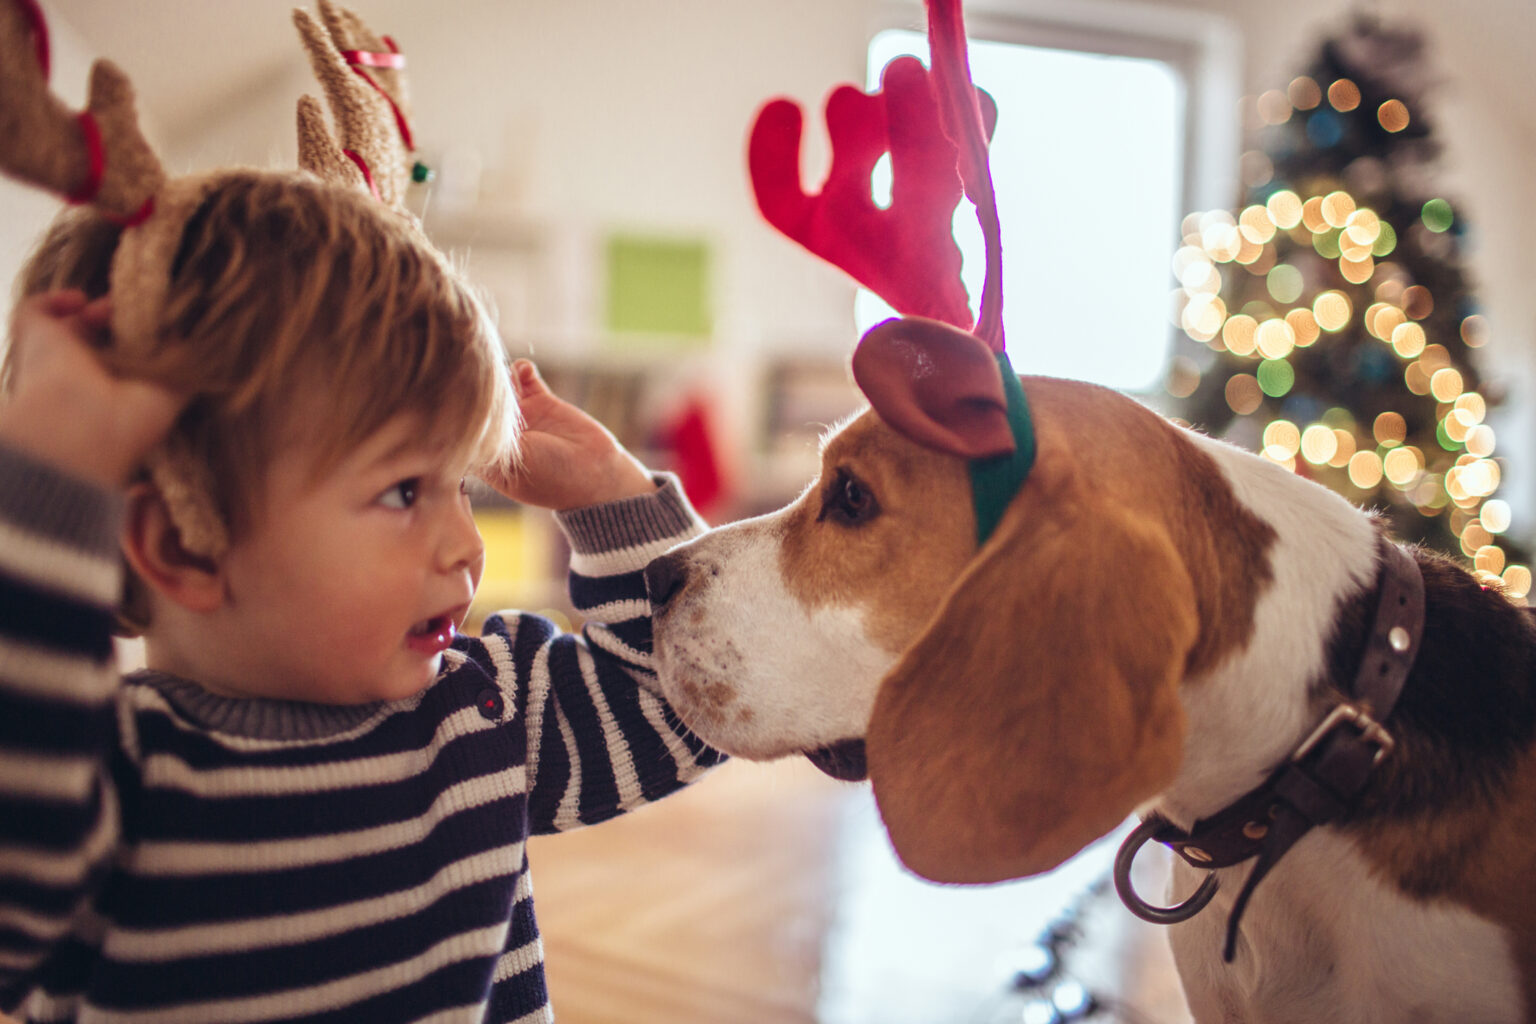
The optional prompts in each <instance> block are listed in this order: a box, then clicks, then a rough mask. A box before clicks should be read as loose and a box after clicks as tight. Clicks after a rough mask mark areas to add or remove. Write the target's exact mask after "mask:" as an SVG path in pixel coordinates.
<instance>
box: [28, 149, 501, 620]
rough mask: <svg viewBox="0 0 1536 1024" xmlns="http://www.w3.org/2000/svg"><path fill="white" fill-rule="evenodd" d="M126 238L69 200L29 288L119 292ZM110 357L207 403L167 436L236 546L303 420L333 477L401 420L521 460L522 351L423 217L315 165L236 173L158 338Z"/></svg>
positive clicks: (207, 218)
mask: <svg viewBox="0 0 1536 1024" xmlns="http://www.w3.org/2000/svg"><path fill="white" fill-rule="evenodd" d="M119 235H120V229H119V228H117V227H116V226H115V225H113V224H111V223H110V222H108V221H107V220H105V219H103V218H102V217H101V216H100V215H98V214H96V213H94V212H92V211H87V210H80V209H76V210H71V211H67V212H66V213H65V214H63V215H61V216H60V217H59V218H58V219H57V220H56V221H55V222H54V224H53V226H52V227H51V228H50V230H49V231H48V232H47V234H46V235H45V236H44V238H43V240H42V242H41V243H40V244H39V246H38V248H37V250H36V251H35V252H34V254H33V256H32V257H31V259H30V260H29V262H28V264H27V266H26V267H25V269H24V270H23V272H22V276H21V279H20V280H19V281H18V288H17V290H18V292H19V294H20V295H23V296H24V295H31V294H36V293H38V292H42V291H47V290H50V289H55V288H80V289H83V290H84V291H85V292H86V293H87V294H88V295H90V296H93V297H94V296H98V295H102V294H105V293H106V291H107V280H108V270H109V267H110V264H111V260H112V255H113V253H114V252H115V250H116V248H117V242H118V238H119ZM105 354H106V357H107V359H108V362H109V363H110V364H113V365H112V368H113V369H114V370H115V371H117V372H118V373H121V374H123V375H127V376H134V377H143V378H147V379H150V380H154V381H157V382H160V383H162V384H165V385H167V386H169V387H172V388H175V389H178V390H180V391H182V392H184V393H188V394H191V395H193V396H194V397H193V398H192V400H191V402H190V404H189V405H188V406H187V408H186V410H185V411H184V412H183V413H182V415H181V416H180V418H179V419H178V420H177V422H176V425H175V426H174V428H173V429H172V433H171V436H170V437H169V438H168V439H167V443H168V444H169V445H171V446H173V447H174V448H175V449H177V450H178V451H179V452H180V453H181V457H182V460H183V462H185V461H186V460H187V457H188V456H190V458H191V461H192V462H193V464H194V465H195V466H196V469H197V472H196V475H197V476H199V477H201V478H202V479H203V481H204V483H205V485H206V487H207V489H208V491H209V492H210V493H209V495H208V497H209V498H211V506H212V508H213V509H214V510H215V512H216V513H217V515H218V516H219V517H220V518H221V519H222V520H223V524H224V527H225V530H226V532H227V534H228V536H229V539H230V540H237V539H238V538H239V537H240V536H241V535H242V534H243V533H245V531H247V530H249V529H250V527H251V525H252V522H253V520H252V516H253V514H254V512H255V510H256V503H257V500H258V499H259V496H260V494H261V488H262V486H263V484H264V481H265V476H266V472H267V470H268V468H269V467H270V466H271V465H272V462H273V460H274V459H275V458H277V457H278V455H279V448H280V446H281V445H282V444H284V443H285V442H286V441H287V439H289V438H291V437H292V436H293V435H294V432H295V429H296V428H299V427H301V428H302V436H303V437H304V439H305V454H306V456H307V457H309V458H311V459H313V460H314V462H313V466H312V471H313V472H314V473H315V474H316V475H317V476H318V475H323V473H324V472H325V471H326V470H328V469H331V468H334V467H335V466H336V464H337V463H338V462H339V461H340V460H341V459H342V458H344V457H345V456H346V455H347V454H348V453H349V452H351V451H353V450H355V449H356V448H357V446H358V445H359V444H361V443H362V442H363V441H364V440H365V439H367V438H368V437H370V436H371V435H372V434H374V433H375V432H376V431H377V430H379V429H380V428H381V427H383V426H384V425H385V424H386V423H389V422H391V421H393V420H395V419H396V418H398V417H400V416H410V415H415V416H419V417H420V418H421V420H422V422H423V424H424V429H425V430H426V431H427V432H428V435H429V437H428V438H426V439H427V440H431V441H433V442H436V443H447V444H449V445H451V446H453V447H455V448H456V449H457V450H458V451H459V452H461V453H462V454H463V455H465V456H467V457H469V458H471V459H472V460H473V461H474V462H476V463H478V464H480V465H482V466H484V465H489V464H493V463H497V462H501V463H505V462H506V461H508V460H510V459H511V458H512V457H513V455H514V453H515V446H516V436H517V435H516V431H517V406H516V398H515V396H514V394H513V391H512V385H511V379H510V376H509V372H508V368H507V360H506V355H505V350H504V348H503V346H502V344H501V341H500V339H499V337H498V335H497V332H496V330H495V328H494V326H493V324H492V323H491V321H490V318H489V316H488V315H487V313H486V311H485V308H484V306H483V305H482V304H481V302H480V301H479V300H478V299H477V297H476V296H475V294H474V293H473V292H472V291H471V289H470V288H469V287H468V285H467V284H466V282H465V281H464V280H463V279H462V278H461V277H460V275H459V274H458V273H457V272H456V271H455V270H454V269H453V268H452V267H451V266H450V265H449V264H448V262H447V260H446V259H445V258H444V257H443V256H442V254H441V253H439V252H438V251H437V250H436V249H435V248H433V247H432V246H431V245H430V244H429V243H428V242H427V241H426V239H425V238H424V236H423V235H422V234H421V233H420V231H419V230H418V229H417V228H416V227H415V226H414V225H413V224H412V223H411V222H410V221H409V220H408V219H407V218H406V217H404V216H402V215H401V214H400V213H398V212H397V211H394V210H392V209H390V208H389V207H387V206H385V205H384V204H381V203H379V202H378V201H376V200H375V199H373V198H372V197H371V196H369V195H367V194H365V193H361V192H359V191H356V190H352V189H346V188H341V187H337V186H334V185H330V184H327V183H324V182H321V181H320V180H319V179H317V178H315V177H313V176H312V175H310V174H308V173H306V172H303V171H295V172H269V171H254V170H252V171H231V172H226V173H224V174H222V175H220V180H219V181H218V183H217V184H216V185H215V186H214V187H213V188H212V189H211V190H210V191H209V192H208V194H207V196H206V198H205V199H204V200H203V202H202V203H201V205H200V206H199V207H198V208H197V210H196V211H195V213H193V215H192V216H191V218H190V219H189V220H188V222H187V225H186V228H185V230H184V231H183V233H182V236H181V240H180V245H179V248H178V250H177V252H176V256H175V260H174V263H173V265H172V268H171V281H170V290H169V292H168V294H167V301H166V303H165V308H164V312H163V314H162V318H161V323H160V325H159V330H158V332H157V341H156V344H155V345H154V346H153V347H152V350H151V351H149V352H147V353H143V354H140V355H137V356H134V357H131V358H133V359H134V361H135V362H134V364H133V365H127V364H126V361H127V359H128V358H130V357H125V356H123V355H122V354H121V353H119V352H117V351H115V350H112V349H109V350H108V351H107V352H106V353H105ZM10 358H11V357H10V355H9V354H7V357H6V363H7V365H6V367H5V370H4V374H3V376H4V377H5V378H6V379H9V377H10V376H11V373H10V370H11V367H10V365H9V363H10ZM314 410H323V415H321V416H320V417H319V418H318V419H315V420H314V421H313V422H309V421H306V422H304V423H302V424H297V423H295V422H294V420H295V417H296V416H298V415H301V414H302V413H304V412H313V411H314ZM139 589H140V588H139V587H136V586H132V585H130V587H129V594H128V595H127V597H126V598H125V601H124V607H123V609H122V617H123V619H124V620H125V622H126V624H127V625H128V626H130V627H132V628H136V629H142V628H143V627H144V626H145V625H146V624H147V615H146V613H145V607H144V605H145V602H144V601H143V595H142V593H138V592H137V591H138V590H139Z"/></svg>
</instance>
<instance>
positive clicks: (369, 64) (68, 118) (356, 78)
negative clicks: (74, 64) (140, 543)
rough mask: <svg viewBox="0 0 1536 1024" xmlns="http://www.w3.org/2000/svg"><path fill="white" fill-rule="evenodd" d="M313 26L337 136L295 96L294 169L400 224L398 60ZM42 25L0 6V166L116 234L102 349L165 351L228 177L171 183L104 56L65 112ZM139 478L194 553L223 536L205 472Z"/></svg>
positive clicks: (169, 470) (321, 24)
mask: <svg viewBox="0 0 1536 1024" xmlns="http://www.w3.org/2000/svg"><path fill="white" fill-rule="evenodd" d="M319 9H320V19H321V20H320V21H316V20H315V18H314V17H313V16H312V15H310V14H309V13H308V12H306V11H302V10H296V11H294V14H293V18H294V24H295V25H296V26H297V27H298V30H299V34H300V36H301V38H302V40H303V43H304V46H305V48H306V49H307V50H308V52H309V57H310V63H311V64H312V66H313V67H314V70H315V75H316V77H317V78H319V80H320V82H321V84H322V86H323V87H324V89H325V93H326V98H327V100H328V101H329V104H330V108H331V114H332V116H333V118H334V120H335V124H336V136H335V137H333V136H332V134H331V130H330V128H329V127H328V126H327V124H326V120H325V116H324V114H323V113H322V111H321V108H320V104H319V102H318V101H317V100H315V99H313V98H311V97H309V96H305V97H302V98H301V99H300V100H299V106H298V134H299V166H300V167H301V168H303V169H304V170H307V171H311V172H313V173H314V174H316V175H317V176H319V177H320V178H322V179H324V180H326V181H330V182H333V183H336V184H338V185H343V186H347V187H352V188H359V189H363V190H365V191H368V192H371V193H372V194H373V195H374V196H376V197H378V198H379V199H381V200H382V201H383V202H385V203H387V204H389V205H390V206H392V207H394V208H396V209H398V210H399V211H400V212H401V214H402V215H404V216H407V217H408V216H409V214H408V213H406V210H405V206H404V198H405V192H406V187H407V185H408V183H409V181H410V179H411V176H412V168H411V167H410V166H409V153H410V151H411V149H412V142H411V136H410V128H409V124H408V121H407V116H406V111H405V106H406V98H405V82H404V76H403V75H402V73H401V70H400V69H401V68H402V67H403V66H404V58H403V57H401V56H400V53H399V50H398V49H397V48H396V47H395V45H394V44H393V42H392V41H389V40H388V39H387V38H384V39H380V38H379V37H376V36H374V35H373V34H372V33H371V32H369V31H368V29H367V27H366V26H365V25H363V23H362V21H361V20H359V19H358V18H357V16H356V15H354V14H353V13H352V12H351V11H348V10H345V9H344V8H341V7H339V6H337V5H335V4H333V3H331V2H330V0H319ZM49 64H50V55H49V47H48V29H47V23H46V21H45V20H44V18H43V14H42V10H41V9H40V8H39V7H38V5H37V3H36V0H0V171H4V172H5V173H6V174H9V175H11V176H12V177H15V178H19V179H20V180H22V181H25V182H28V183H31V184H34V185H39V186H41V187H42V188H44V189H47V190H48V191H51V192H54V193H57V194H59V195H61V196H63V197H64V198H65V199H67V200H68V201H69V202H71V203H76V204H86V205H90V206H92V207H94V208H95V209H96V210H97V211H98V212H99V213H100V214H101V215H102V216H103V217H106V218H107V219H109V220H111V221H113V222H114V223H117V224H119V225H121V226H122V228H123V234H122V238H121V239H120V241H119V242H118V246H117V251H116V253H115V254H114V255H113V258H112V267H111V272H110V278H109V285H110V293H111V295H112V339H113V340H112V344H113V347H114V348H115V349H118V350H119V351H120V352H122V353H130V354H133V353H137V354H146V355H147V354H149V353H152V352H153V351H154V350H155V348H156V346H158V345H159V344H161V343H162V341H163V339H162V337H161V335H162V331H163V324H162V320H163V317H164V311H165V306H166V297H167V293H168V291H169V289H170V282H171V267H172V263H173V261H174V259H175V255H176V251H177V249H178V247H179V246H180V243H181V236H182V231H183V229H184V228H185V227H186V223H187V221H188V219H189V218H190V217H191V216H192V215H193V213H195V212H196V210H197V209H198V207H199V206H200V205H201V204H202V203H203V201H204V200H205V199H206V198H207V197H208V195H209V194H210V192H211V191H212V190H213V189H215V188H216V187H218V185H219V184H220V183H221V181H223V180H224V177H225V175H226V174H227V173H228V172H226V171H214V172H211V173H207V174H200V175H189V176H186V177H178V178H171V177H168V176H167V175H166V172H165V169H164V168H163V167H162V165H161V163H160V160H159V158H158V157H157V156H156V155H155V153H154V151H153V150H152V149H151V148H150V146H149V144H148V143H147V142H146V141H145V140H144V136H143V134H142V133H141V132H140V130H139V124H138V114H137V112H136V110H135V107H134V93H133V87H132V85H131V84H130V82H129V80H128V77H127V76H126V75H125V74H124V73H123V72H122V71H121V70H120V69H119V68H118V67H117V66H116V65H114V64H112V63H111V62H110V61H106V60H100V61H97V62H96V63H95V65H94V66H93V67H92V68H91V81H90V96H89V100H88V102H87V104H86V108H85V110H83V111H79V112H74V111H71V110H70V109H69V108H68V107H66V106H65V105H64V103H63V102H62V101H61V100H60V99H59V98H58V97H57V96H55V95H54V94H53V93H52V92H51V91H50V89H49V87H48V74H49ZM149 470H150V473H151V475H152V477H153V478H154V480H155V483H156V485H157V487H159V489H160V491H161V493H162V495H163V496H164V497H165V500H166V504H167V506H168V507H169V509H170V512H171V516H172V518H173V520H174V521H175V523H176V526H177V528H178V529H179V530H180V532H181V537H182V543H183V545H184V546H185V547H186V548H187V549H188V550H189V551H192V552H193V553H195V554H200V555H208V556H214V555H218V554H220V553H222V551H223V550H224V548H225V546H226V545H227V543H228V531H227V528H226V525H225V523H224V521H223V518H222V516H221V515H220V514H219V513H218V511H217V509H216V507H215V505H214V502H213V497H212V487H211V485H210V483H209V481H208V480H207V479H206V470H205V469H204V468H203V467H202V466H201V465H200V464H199V463H198V462H197V461H196V460H195V459H193V458H192V457H191V456H190V454H188V453H186V452H184V451H181V450H180V449H178V448H177V447H176V446H175V445H174V443H168V444H167V445H165V446H162V448H160V449H159V450H157V451H156V452H154V453H153V454H152V455H151V456H150V459H149Z"/></svg>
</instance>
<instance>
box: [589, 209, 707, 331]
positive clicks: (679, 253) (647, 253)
mask: <svg viewBox="0 0 1536 1024" xmlns="http://www.w3.org/2000/svg"><path fill="white" fill-rule="evenodd" d="M607 259H608V325H607V326H608V330H610V331H611V332H613V333H615V334H623V335H626V336H629V335H645V336H647V337H648V338H649V339H651V340H652V342H654V343H655V344H656V345H658V346H666V345H670V346H676V347H693V346H696V345H700V344H702V343H703V342H704V341H705V340H707V339H708V337H709V335H710V331H711V329H712V327H713V325H712V323H711V320H710V308H709V246H708V245H707V244H706V243H704V242H702V241H698V240H688V239H673V238H655V237H645V236H640V235H614V236H612V237H610V238H609V239H608V252H607ZM629 340H630V339H628V338H626V342H627V341H629Z"/></svg>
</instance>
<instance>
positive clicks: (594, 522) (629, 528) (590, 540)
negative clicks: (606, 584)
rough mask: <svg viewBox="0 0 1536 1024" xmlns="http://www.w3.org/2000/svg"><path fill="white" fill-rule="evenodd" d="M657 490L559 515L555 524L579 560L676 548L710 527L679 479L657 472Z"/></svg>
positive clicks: (556, 515)
mask: <svg viewBox="0 0 1536 1024" xmlns="http://www.w3.org/2000/svg"><path fill="white" fill-rule="evenodd" d="M651 478H652V479H653V480H655V481H656V484H657V487H656V490H655V491H654V492H653V493H651V494H642V495H639V496H637V497H633V498H621V499H619V500H618V501H610V502H607V503H605V504H602V505H589V506H587V507H586V508H575V509H568V510H566V511H564V512H556V513H555V520H556V522H558V523H559V524H560V528H561V529H562V530H564V531H565V535H566V536H567V537H568V538H570V541H571V550H572V552H573V553H575V554H578V555H591V554H599V553H602V552H607V551H615V550H618V549H622V548H641V547H651V546H653V545H655V544H658V543H666V544H676V543H679V542H681V541H684V540H687V539H688V538H689V537H694V536H697V535H698V534H700V533H703V532H704V531H705V529H707V526H706V524H705V522H704V520H703V519H701V518H700V517H699V514H698V513H697V512H695V511H694V510H693V506H692V505H690V504H689V503H688V499H687V498H686V497H684V495H683V489H682V487H681V486H680V485H679V483H678V480H677V477H675V476H673V475H672V474H671V473H655V474H652V477H651Z"/></svg>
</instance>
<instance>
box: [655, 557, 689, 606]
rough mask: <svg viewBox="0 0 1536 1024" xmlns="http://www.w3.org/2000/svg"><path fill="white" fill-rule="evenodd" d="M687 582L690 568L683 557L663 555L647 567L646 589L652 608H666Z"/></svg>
mask: <svg viewBox="0 0 1536 1024" xmlns="http://www.w3.org/2000/svg"><path fill="white" fill-rule="evenodd" d="M687 581H688V568H687V563H686V560H685V559H684V558H683V556H682V555H678V554H669V555H662V556H661V557H660V558H657V559H654V560H653V561H652V562H651V564H650V565H647V566H646V567H645V589H646V592H647V593H649V594H650V596H651V605H652V607H655V608H662V607H665V606H666V604H667V602H668V601H671V600H672V598H674V597H676V596H677V592H678V591H679V590H682V589H683V584H684V583H686V582H687Z"/></svg>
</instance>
